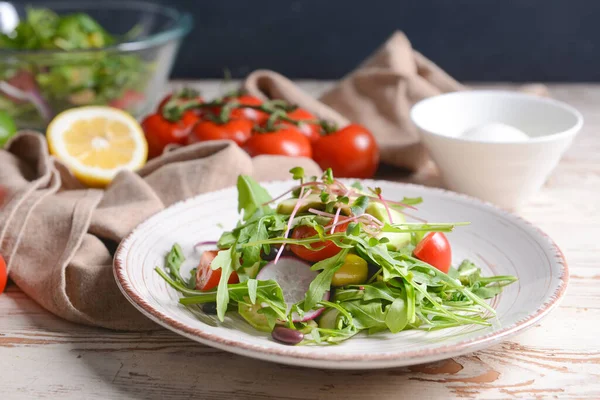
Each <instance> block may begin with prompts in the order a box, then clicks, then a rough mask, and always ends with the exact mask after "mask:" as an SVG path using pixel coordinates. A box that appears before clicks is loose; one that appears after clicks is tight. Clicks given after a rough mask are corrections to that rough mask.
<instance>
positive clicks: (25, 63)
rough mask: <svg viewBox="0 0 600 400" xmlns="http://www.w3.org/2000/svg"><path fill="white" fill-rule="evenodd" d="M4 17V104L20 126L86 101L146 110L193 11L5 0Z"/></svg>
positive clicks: (0, 100) (0, 70)
mask: <svg viewBox="0 0 600 400" xmlns="http://www.w3.org/2000/svg"><path fill="white" fill-rule="evenodd" d="M0 15H1V18H0V30H1V34H0V109H2V110H4V111H6V112H7V113H8V114H9V115H10V116H11V117H12V118H14V120H15V122H16V124H17V126H18V127H19V128H38V129H43V128H45V126H46V125H47V123H48V122H49V121H50V120H51V119H52V117H53V116H54V115H56V114H58V113H59V112H61V111H64V110H66V109H69V108H72V107H78V106H83V105H110V106H113V107H117V108H121V109H124V110H126V111H128V112H130V113H131V114H133V115H134V116H136V117H137V116H141V115H143V114H144V113H146V112H147V111H148V110H149V109H150V107H151V106H152V105H153V102H154V99H155V98H156V97H157V96H158V95H159V94H160V93H161V91H162V90H163V86H164V85H165V83H166V81H167V78H168V75H169V72H170V69H171V66H172V64H173V61H174V58H175V55H176V52H177V48H178V46H179V42H180V40H181V38H182V37H183V36H184V35H185V34H186V33H187V32H189V30H190V28H191V17H190V16H189V15H187V14H182V13H179V12H178V11H176V10H174V9H172V8H169V7H164V6H159V5H156V4H149V3H144V2H135V1H125V2H113V1H107V2H95V3H92V2H85V1H84V2H57V3H52V2H45V3H43V8H39V7H24V6H22V5H19V4H17V3H14V4H12V3H10V2H3V3H2V5H1V8H0Z"/></svg>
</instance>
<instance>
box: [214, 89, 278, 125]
mask: <svg viewBox="0 0 600 400" xmlns="http://www.w3.org/2000/svg"><path fill="white" fill-rule="evenodd" d="M225 101H226V102H233V101H235V102H237V103H239V104H240V105H244V106H260V105H262V104H263V102H262V100H261V99H259V98H258V97H254V96H250V95H248V94H243V95H241V96H237V97H227V98H225ZM220 112H221V108H220V107H219V108H216V109H214V110H213V113H214V114H216V115H218V114H219V113H220ZM229 116H230V118H234V119H249V120H251V121H254V122H255V123H256V124H258V125H262V124H264V123H265V122H267V119H269V114H267V113H266V112H264V111H260V110H255V109H253V108H245V107H240V108H234V109H233V110H231V113H230V114H229Z"/></svg>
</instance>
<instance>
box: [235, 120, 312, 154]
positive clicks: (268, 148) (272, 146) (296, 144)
mask: <svg viewBox="0 0 600 400" xmlns="http://www.w3.org/2000/svg"><path fill="white" fill-rule="evenodd" d="M244 150H246V151H247V152H248V154H250V155H251V156H252V157H255V156H258V155H261V154H271V155H281V156H290V157H308V158H310V157H312V150H311V147H310V141H309V140H308V138H307V137H306V136H304V135H303V134H301V133H300V132H298V130H297V129H295V128H289V127H281V128H280V129H278V130H276V131H274V132H265V133H255V134H253V135H252V136H251V137H250V139H248V140H247V141H246V143H245V144H244Z"/></svg>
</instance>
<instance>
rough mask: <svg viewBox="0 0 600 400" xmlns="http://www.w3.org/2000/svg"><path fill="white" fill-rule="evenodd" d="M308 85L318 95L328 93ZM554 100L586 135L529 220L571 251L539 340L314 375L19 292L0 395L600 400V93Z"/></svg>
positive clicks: (563, 91) (597, 89)
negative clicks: (562, 289)
mask: <svg viewBox="0 0 600 400" xmlns="http://www.w3.org/2000/svg"><path fill="white" fill-rule="evenodd" d="M303 86H304V87H305V88H306V89H307V90H308V91H310V92H311V93H314V94H318V93H319V92H321V91H322V90H324V88H325V87H326V86H327V85H325V84H323V83H321V82H304V83H303ZM198 87H199V88H201V89H203V91H204V92H205V94H206V96H207V97H210V96H211V95H213V94H215V93H216V92H217V90H219V85H218V84H215V83H213V82H200V83H198ZM551 92H552V95H553V96H554V97H556V98H558V99H561V100H565V101H567V102H569V103H571V104H572V105H574V106H575V107H577V108H578V109H580V110H581V111H582V113H583V114H584V117H585V127H584V130H583V132H582V133H581V134H580V136H579V137H578V138H577V139H576V141H575V143H574V144H573V146H572V147H571V149H570V150H569V151H568V152H567V154H566V155H565V157H564V159H563V161H562V162H561V164H560V165H559V167H558V169H557V170H556V171H555V173H554V174H553V175H552V177H551V178H550V180H549V181H548V183H547V184H546V185H545V187H544V188H543V190H542V191H541V192H540V193H539V194H538V195H536V196H535V197H534V198H533V199H531V201H530V202H529V203H528V204H527V205H525V206H524V207H522V209H520V210H519V214H520V215H522V216H523V217H525V218H526V219H528V220H530V221H531V222H533V223H535V224H537V225H538V226H539V227H540V228H542V229H543V230H544V231H546V232H547V233H548V234H549V235H550V236H551V237H552V238H553V239H554V240H555V241H556V242H557V243H558V245H559V246H560V247H561V248H562V250H563V252H564V253H565V256H566V258H567V260H568V261H569V265H570V270H571V280H570V285H569V288H568V291H567V295H566V297H565V299H564V301H563V302H562V304H561V305H560V307H559V308H558V309H556V310H555V311H554V312H553V313H552V314H551V315H550V316H549V317H547V318H546V319H544V320H543V321H542V322H541V323H540V324H538V325H536V326H535V327H534V328H532V329H530V330H529V331H527V332H525V333H523V334H520V335H518V336H516V337H513V338H512V339H511V340H509V341H506V342H503V343H502V344H500V345H498V346H495V347H492V348H489V349H486V350H483V351H479V352H477V353H474V354H472V355H468V356H463V357H457V358H455V359H452V360H446V361H442V362H438V363H434V364H427V365H419V366H413V367H408V368H398V369H389V370H382V371H372V372H347V371H346V372H344V371H325V370H310V369H303V368H295V367H287V366H280V365H276V364H271V363H267V362H262V361H256V360H251V359H248V358H244V357H240V356H236V355H232V354H228V353H225V352H222V351H219V350H215V349H212V348H210V347H206V346H203V345H200V344H197V343H195V342H192V341H189V340H187V339H185V338H183V337H180V336H178V335H176V334H174V333H170V332H169V331H166V330H162V331H156V332H151V333H126V332H113V331H108V330H102V329H96V328H90V327H86V326H80V325H74V324H71V323H68V322H65V321H62V320H60V319H58V318H56V317H54V316H53V315H51V314H49V313H48V312H46V311H45V310H43V309H42V308H41V307H39V306H38V305H37V304H35V303H34V302H33V301H31V300H30V299H28V298H27V297H26V296H25V295H24V294H23V293H22V292H21V291H20V290H19V289H18V288H16V287H15V286H10V287H9V289H8V291H7V293H6V294H4V295H2V296H0V393H1V394H0V398H2V399H7V400H8V399H43V398H61V399H84V398H85V399H112V398H115V399H116V398H119V399H121V398H127V399H234V398H235V399H268V398H275V399H287V400H291V399H351V400H354V399H357V400H358V399H377V400H380V399H400V398H411V397H414V398H440V399H448V398H480V399H498V398H517V399H532V398H539V399H542V398H561V399H562V398H571V399H576V398H600V340H599V339H598V332H600V288H599V286H600V268H599V261H598V260H600V245H599V244H598V238H600V134H598V132H597V131H598V130H600V113H597V112H596V107H597V105H598V104H600V86H599V85H583V84H582V85H553V86H551ZM389 174H390V172H389V171H384V176H386V177H390V176H389Z"/></svg>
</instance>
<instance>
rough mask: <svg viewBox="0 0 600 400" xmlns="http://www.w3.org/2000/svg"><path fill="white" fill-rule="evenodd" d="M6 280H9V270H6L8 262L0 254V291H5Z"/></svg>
mask: <svg viewBox="0 0 600 400" xmlns="http://www.w3.org/2000/svg"><path fill="white" fill-rule="evenodd" d="M6 281H8V271H7V270H6V262H4V258H2V256H1V255H0V293H2V292H4V289H5V288H6Z"/></svg>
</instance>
